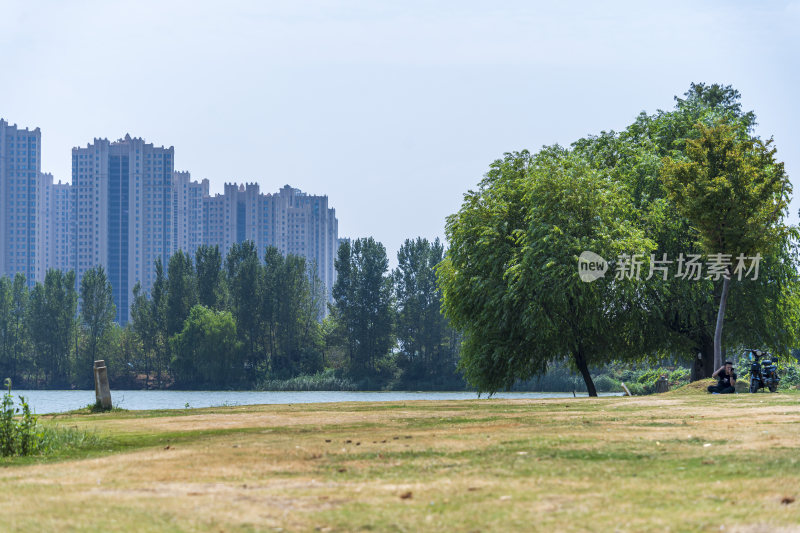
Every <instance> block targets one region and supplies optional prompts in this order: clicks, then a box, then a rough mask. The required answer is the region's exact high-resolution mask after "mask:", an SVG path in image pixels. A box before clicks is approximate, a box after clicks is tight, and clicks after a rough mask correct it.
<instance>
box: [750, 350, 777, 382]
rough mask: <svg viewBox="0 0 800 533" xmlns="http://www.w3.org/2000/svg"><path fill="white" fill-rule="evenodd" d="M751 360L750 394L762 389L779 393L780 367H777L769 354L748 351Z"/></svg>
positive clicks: (759, 351)
mask: <svg viewBox="0 0 800 533" xmlns="http://www.w3.org/2000/svg"><path fill="white" fill-rule="evenodd" d="M748 351H749V354H748V358H749V359H750V392H758V391H759V390H760V389H769V391H770V392H777V391H778V383H780V381H781V380H780V378H779V377H778V365H776V364H775V363H774V362H773V361H772V358H771V357H770V355H769V354H768V353H767V352H762V351H761V350H748Z"/></svg>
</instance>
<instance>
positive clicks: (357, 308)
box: [331, 237, 393, 380]
mask: <svg viewBox="0 0 800 533" xmlns="http://www.w3.org/2000/svg"><path fill="white" fill-rule="evenodd" d="M388 269H389V260H388V258H387V257H386V249H385V248H384V246H383V244H381V243H379V242H377V241H375V240H374V239H373V238H372V237H369V238H366V239H358V240H356V241H355V242H354V243H353V244H352V246H351V245H350V243H349V242H345V243H344V244H342V245H341V246H340V247H339V252H338V257H337V259H336V272H337V278H336V283H335V284H334V286H333V298H334V301H335V303H334V305H333V306H332V307H331V314H332V316H333V319H334V321H335V324H336V327H337V329H338V330H339V331H338V332H337V336H338V338H340V339H342V340H343V343H344V348H345V352H346V358H347V361H346V365H347V370H348V374H349V375H350V376H351V377H352V378H353V379H356V380H360V379H364V378H366V377H367V376H368V375H370V374H372V375H380V374H383V375H384V377H386V378H388V377H391V376H389V375H387V373H386V372H384V371H385V370H386V366H385V365H379V361H381V360H382V359H383V358H384V356H385V355H386V354H387V353H388V352H389V349H390V348H391V346H392V341H393V339H392V325H393V324H392V323H393V317H392V286H391V278H390V276H388V275H387V272H388ZM379 367H380V368H379Z"/></svg>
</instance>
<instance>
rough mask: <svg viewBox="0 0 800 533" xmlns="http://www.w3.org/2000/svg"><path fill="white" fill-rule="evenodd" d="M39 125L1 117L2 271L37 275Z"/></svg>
mask: <svg viewBox="0 0 800 533" xmlns="http://www.w3.org/2000/svg"><path fill="white" fill-rule="evenodd" d="M41 141H42V136H41V132H40V131H39V128H36V129H33V130H28V129H27V128H25V129H20V128H18V127H17V125H16V124H14V125H9V124H8V122H6V121H5V120H2V119H0V275H7V276H11V277H13V276H14V275H15V274H16V273H17V272H19V273H21V274H23V275H24V276H25V278H26V279H27V280H28V283H29V284H33V283H34V281H35V280H36V276H37V268H36V267H37V265H36V251H37V246H36V245H37V220H36V219H37V214H38V213H37V210H38V203H37V200H38V188H39V173H40V172H41V153H42V152H41V150H42V148H41Z"/></svg>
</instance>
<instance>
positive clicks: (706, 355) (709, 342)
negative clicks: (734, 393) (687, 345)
mask: <svg viewBox="0 0 800 533" xmlns="http://www.w3.org/2000/svg"><path fill="white" fill-rule="evenodd" d="M717 368H719V367H717ZM714 370H715V368H714V338H713V337H712V336H711V335H707V334H703V336H702V337H701V339H700V346H699V352H698V354H697V355H696V356H695V358H694V360H693V362H692V371H691V377H690V379H691V381H698V380H701V379H706V378H710V377H711V374H713V373H714Z"/></svg>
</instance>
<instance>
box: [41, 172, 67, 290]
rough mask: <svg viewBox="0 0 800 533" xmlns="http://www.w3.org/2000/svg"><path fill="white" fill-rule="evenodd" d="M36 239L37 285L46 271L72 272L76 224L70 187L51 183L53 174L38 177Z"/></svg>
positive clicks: (42, 279)
mask: <svg viewBox="0 0 800 533" xmlns="http://www.w3.org/2000/svg"><path fill="white" fill-rule="evenodd" d="M38 190H39V201H38V214H37V217H36V221H37V237H36V247H37V250H36V281H44V277H45V274H47V270H48V269H51V268H53V269H56V270H61V271H64V272H66V271H69V270H74V268H75V266H74V259H75V257H74V253H73V250H74V249H75V243H74V237H75V221H74V219H73V217H72V202H73V199H72V187H71V186H70V184H69V183H61V180H59V182H58V183H53V175H52V174H45V173H42V174H39V187H38Z"/></svg>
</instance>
